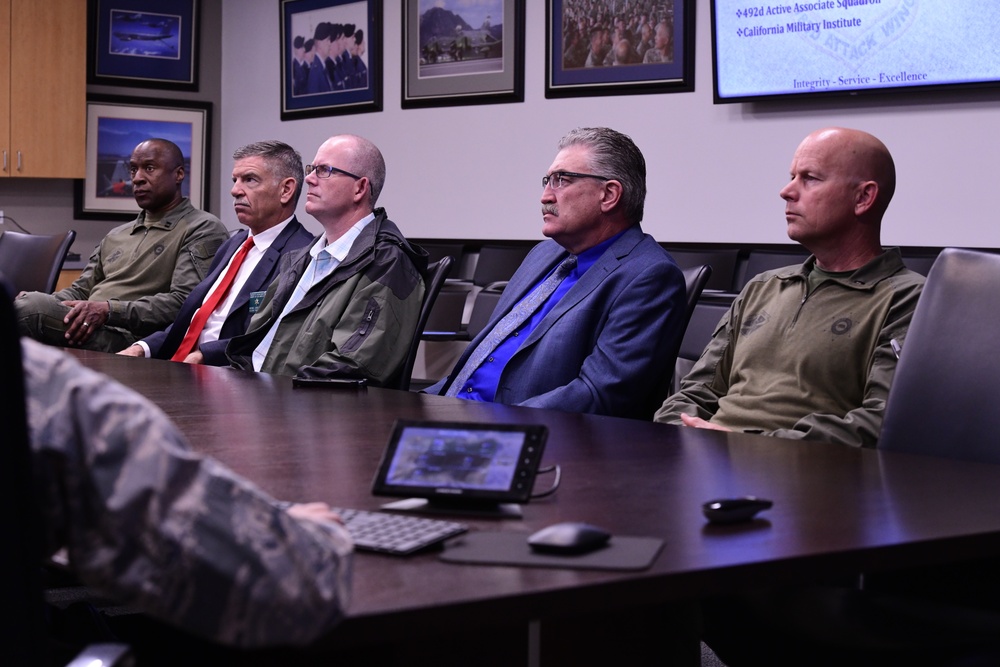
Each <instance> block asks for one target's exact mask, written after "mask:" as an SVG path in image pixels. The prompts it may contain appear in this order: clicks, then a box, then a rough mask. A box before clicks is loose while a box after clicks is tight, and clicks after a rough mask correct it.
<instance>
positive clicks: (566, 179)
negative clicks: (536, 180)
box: [542, 171, 614, 190]
mask: <svg viewBox="0 0 1000 667" xmlns="http://www.w3.org/2000/svg"><path fill="white" fill-rule="evenodd" d="M574 178H596V179H597V180H599V181H612V180H614V179H613V178H610V177H608V176H598V175H597V174H578V173H576V172H575V171H553V172H552V173H551V174H548V175H546V176H542V189H543V190H544V189H545V188H546V187H551V188H552V189H553V190H559V189H560V188H564V187H566V186H567V185H569V184H570V183H572V182H573V181H572V180H571V179H574Z"/></svg>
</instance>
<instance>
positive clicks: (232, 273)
mask: <svg viewBox="0 0 1000 667" xmlns="http://www.w3.org/2000/svg"><path fill="white" fill-rule="evenodd" d="M252 247H253V237H252V236H248V237H247V240H246V241H244V242H243V245H241V246H240V249H239V250H237V251H236V254H235V255H233V261H231V262H230V263H229V268H228V269H227V270H226V275H224V276H223V277H222V282H220V283H219V284H218V286H216V288H215V290H213V291H212V293H211V294H209V295H208V298H207V299H205V303H203V304H201V308H199V309H198V312H196V313H195V314H194V317H193V318H191V325H190V326H189V327H188V330H187V333H186V334H184V340H182V341H181V344H180V345H179V346H178V348H177V351H176V352H174V356H172V357H170V360H171V361H184V359H186V358H187V356H188V355H189V354H191V353H192V352H193V351H194V350H195V348H197V347H198V337H199V336H201V330H202V329H204V328H205V322H207V321H208V318H209V316H210V315H211V314H212V313H214V312H215V308H216V306H218V305H219V302H221V301H222V300H223V299H225V298H226V295H227V294H229V288H231V287H232V286H233V280H234V279H235V278H236V273H237V271H239V270H240V266H241V265H242V264H243V260H244V259H246V257H247V253H249V252H250V248H252Z"/></svg>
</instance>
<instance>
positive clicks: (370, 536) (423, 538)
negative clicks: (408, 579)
mask: <svg viewBox="0 0 1000 667" xmlns="http://www.w3.org/2000/svg"><path fill="white" fill-rule="evenodd" d="M333 511H334V512H336V513H337V514H339V515H340V518H341V520H343V522H344V526H345V527H346V528H347V532H349V533H350V534H351V537H352V538H353V539H354V546H355V548H357V549H358V550H359V551H378V552H380V553H386V554H393V555H395V556H405V555H407V554H411V553H413V552H415V551H420V550H421V549H423V548H425V547H429V546H431V545H432V544H436V543H438V542H441V541H443V540H446V539H448V538H449V537H452V536H454V535H459V534H461V533H464V532H465V531H466V530H468V529H469V528H468V526H466V525H465V524H461V523H455V522H453V521H443V520H441V519H425V518H423V517H418V516H409V515H406V514H390V513H388V512H370V511H366V510H352V509H343V508H333Z"/></svg>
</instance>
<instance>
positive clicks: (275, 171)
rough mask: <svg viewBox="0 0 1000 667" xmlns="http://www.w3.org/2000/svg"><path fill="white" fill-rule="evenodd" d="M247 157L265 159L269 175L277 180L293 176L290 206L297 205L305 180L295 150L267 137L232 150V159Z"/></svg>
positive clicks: (300, 161)
mask: <svg viewBox="0 0 1000 667" xmlns="http://www.w3.org/2000/svg"><path fill="white" fill-rule="evenodd" d="M248 157H261V158H264V159H265V160H267V163H268V167H269V168H270V170H271V175H272V176H274V177H275V178H276V179H277V180H279V181H283V180H284V179H286V178H294V179H295V195H294V196H293V197H292V208H295V207H296V206H298V204H299V195H301V194H302V184H303V183H304V182H305V172H304V171H303V169H302V156H301V155H299V152H298V151H297V150H295V149H294V148H292V147H291V146H289V145H288V144H286V143H284V142H282V141H278V140H276V139H268V140H266V141H255V142H254V143H252V144H247V145H246V146H240V147H239V148H237V149H236V150H235V151H234V152H233V159H234V160H242V159H244V158H248Z"/></svg>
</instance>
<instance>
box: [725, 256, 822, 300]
mask: <svg viewBox="0 0 1000 667" xmlns="http://www.w3.org/2000/svg"><path fill="white" fill-rule="evenodd" d="M807 257H809V253H808V252H806V251H805V250H751V251H750V252H749V253H747V256H746V259H744V260H740V264H739V266H738V267H737V273H738V275H739V278H738V279H737V283H736V286H735V287H736V289H734V290H733V291H734V292H739V291H741V290H742V289H743V288H744V287H746V284H747V283H748V282H750V279H751V278H753V277H754V276H756V275H757V274H759V273H763V272H764V271H770V270H772V269H780V268H781V267H783V266H790V265H792V264H801V263H802V262H804V261H806V258H807Z"/></svg>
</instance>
